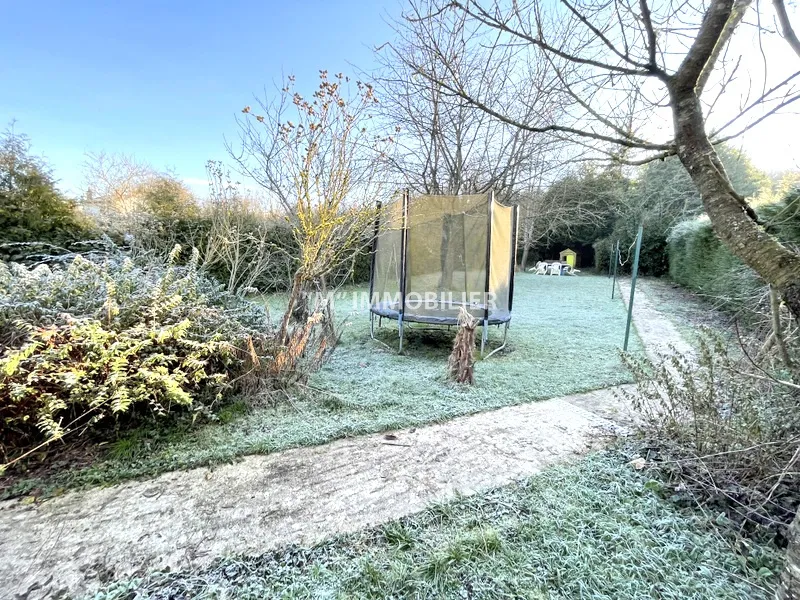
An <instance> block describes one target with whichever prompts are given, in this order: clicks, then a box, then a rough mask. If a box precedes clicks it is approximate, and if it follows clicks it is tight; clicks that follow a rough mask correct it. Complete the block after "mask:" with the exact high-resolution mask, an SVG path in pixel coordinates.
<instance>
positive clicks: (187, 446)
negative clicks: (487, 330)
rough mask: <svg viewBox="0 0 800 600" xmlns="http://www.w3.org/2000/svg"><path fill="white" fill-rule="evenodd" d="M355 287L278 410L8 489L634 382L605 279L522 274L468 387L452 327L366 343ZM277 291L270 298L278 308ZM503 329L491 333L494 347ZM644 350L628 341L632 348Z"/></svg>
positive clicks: (144, 435) (225, 416)
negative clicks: (320, 362)
mask: <svg viewBox="0 0 800 600" xmlns="http://www.w3.org/2000/svg"><path fill="white" fill-rule="evenodd" d="M357 291H359V290H358V289H356V290H350V291H348V292H347V293H345V294H344V295H343V296H342V297H341V298H339V299H338V300H337V305H336V306H337V311H338V316H339V318H344V317H346V318H347V322H348V326H347V329H346V332H345V334H344V336H343V338H342V343H341V345H340V347H339V348H337V350H336V352H335V353H334V355H333V358H332V360H331V361H330V362H329V363H328V364H326V365H325V367H324V368H323V369H322V370H321V371H320V372H319V373H317V374H315V375H314V376H313V377H312V379H311V381H310V386H309V388H307V389H305V390H298V391H296V392H295V393H294V394H292V395H291V396H290V398H289V399H286V400H284V401H282V402H281V403H280V404H278V406H277V407H255V408H251V407H250V406H249V403H247V402H245V401H240V402H238V403H235V404H233V405H231V406H229V407H227V408H225V409H223V411H222V413H221V415H220V417H221V419H220V422H219V423H207V424H203V425H200V426H196V427H192V428H187V429H186V430H184V431H181V432H175V431H174V430H169V431H163V430H159V429H158V428H155V427H151V428H148V429H147V430H140V431H137V432H135V433H134V434H132V435H131V436H129V437H127V438H125V439H122V440H120V441H118V442H116V443H114V444H111V445H110V449H109V452H108V453H107V454H106V455H105V456H103V457H102V458H101V459H100V460H98V461H96V462H95V463H94V464H92V465H90V466H88V467H83V468H79V469H76V468H64V469H61V470H59V471H58V472H57V473H56V474H54V475H52V476H50V477H49V478H48V479H47V481H41V480H37V479H27V480H24V481H22V482H20V483H18V484H16V485H15V486H14V487H13V488H11V489H10V490H8V491H7V492H6V495H19V494H25V493H30V492H31V491H32V490H33V491H35V493H36V494H37V495H39V494H42V495H47V494H49V493H52V492H53V491H54V490H56V489H58V488H61V487H74V486H81V485H97V484H107V483H114V482H117V481H120V480H123V479H129V478H134V477H142V476H151V475H155V474H158V473H161V472H164V471H169V470H174V469H180V468H189V467H196V466H201V465H207V464H214V463H220V462H226V461H230V460H233V459H235V458H236V457H239V456H242V455H246V454H263V453H268V452H275V451H277V450H283V449H285V448H289V447H293V446H303V445H311V444H321V443H324V442H327V441H330V440H332V439H335V438H340V437H346V436H354V435H359V434H364V433H371V432H376V431H383V430H387V429H398V428H404V427H411V426H418V425H422V424H425V423H431V422H436V421H443V420H446V419H450V418H453V417H455V416H459V415H465V414H470V413H476V412H480V411H485V410H490V409H493V408H498V407H501V406H507V405H511V404H518V403H523V402H531V401H535V400H541V399H544V398H551V397H553V396H560V395H563V394H570V393H575V392H580V391H586V390H592V389H597V388H601V387H606V386H609V385H615V384H620V383H625V382H628V381H630V380H631V378H630V375H629V373H628V372H627V371H626V370H625V369H624V367H623V366H622V363H621V361H620V359H619V356H618V351H617V349H618V348H619V347H621V345H622V340H623V337H624V328H625V310H624V307H623V305H622V302H621V301H620V300H619V298H617V299H615V300H611V299H610V292H611V283H610V281H609V280H608V279H607V278H605V277H593V276H579V277H543V276H535V275H531V274H522V275H519V276H518V277H517V281H516V287H515V298H514V310H513V320H512V326H511V328H510V330H509V344H508V348H507V350H506V351H505V352H503V353H499V354H496V355H495V356H493V357H491V358H489V359H488V360H484V361H480V362H479V363H478V364H477V365H476V369H475V378H476V385H475V386H474V387H471V388H469V387H460V386H455V385H452V384H451V383H449V382H448V381H447V379H446V377H445V367H446V362H447V355H448V354H449V348H450V344H451V340H452V335H453V333H452V332H450V333H447V332H443V331H437V332H423V331H410V332H409V334H408V337H407V345H406V352H405V354H404V355H402V356H400V355H398V354H397V353H396V347H397V345H396V343H397V333H396V332H397V324H396V323H395V322H393V321H390V322H386V321H384V328H383V329H381V330H380V331H379V337H380V339H381V340H382V342H383V343H381V342H376V341H373V340H371V339H370V338H369V318H368V312H367V311H366V309H364V308H360V309H358V310H356V311H354V312H352V306H353V302H352V294H353V293H354V292H357ZM280 301H281V297H280V296H276V297H274V298H271V299H270V304H278V303H280ZM501 335H502V332H501V330H498V329H495V328H492V333H491V340H492V344H493V345H497V344H498V343H499V340H500V339H501ZM640 348H641V345H640V343H639V341H638V339H634V344H633V345H632V349H633V350H634V351H637V350H639V349H640Z"/></svg>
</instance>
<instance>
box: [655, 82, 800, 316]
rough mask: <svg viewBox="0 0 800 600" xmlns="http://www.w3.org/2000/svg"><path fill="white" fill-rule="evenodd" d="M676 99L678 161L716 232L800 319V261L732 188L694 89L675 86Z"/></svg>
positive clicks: (674, 105) (674, 109)
mask: <svg viewBox="0 0 800 600" xmlns="http://www.w3.org/2000/svg"><path fill="white" fill-rule="evenodd" d="M670 95H671V100H672V107H673V111H672V112H673V116H674V122H675V142H676V145H677V150H678V157H679V158H680V161H681V163H683V166H684V167H686V170H687V171H688V172H689V176H690V177H691V178H692V181H693V182H694V184H695V186H696V187H697V189H698V191H699V192H700V196H701V197H702V199H703V205H704V207H705V209H706V212H707V213H708V216H709V218H710V219H711V225H712V226H713V228H714V231H715V232H716V234H717V235H718V236H719V238H720V239H721V240H722V241H723V242H724V243H725V245H726V246H728V248H729V249H730V251H731V252H732V253H733V254H734V255H736V256H737V257H738V258H739V259H741V260H742V261H743V262H744V263H745V264H747V265H748V266H750V267H751V268H752V269H753V270H754V271H755V272H756V273H758V274H759V275H760V276H761V277H763V278H764V280H765V281H766V282H767V283H769V284H771V285H772V286H774V287H775V288H776V289H777V290H778V291H779V292H780V293H781V296H783V299H784V301H785V302H786V305H787V306H788V307H789V309H790V310H791V311H792V313H793V314H794V315H795V316H796V317H798V318H800V255H798V254H796V253H795V252H792V251H791V250H790V249H789V248H787V247H785V246H784V245H782V244H781V243H780V242H779V241H778V240H777V239H776V238H774V237H773V236H771V235H770V234H768V233H767V232H766V231H764V228H763V227H761V225H759V223H758V221H757V218H756V215H755V213H754V212H753V209H752V208H751V207H750V206H749V205H748V204H747V202H746V201H745V200H744V198H742V197H741V196H740V195H739V194H738V193H736V191H735V190H734V189H733V187H732V186H731V184H730V180H729V179H728V176H727V174H726V173H725V169H724V167H723V166H722V163H721V162H720V160H719V157H718V156H717V153H716V151H715V150H714V147H713V145H712V144H711V142H710V141H709V140H708V136H707V135H706V132H705V124H704V121H703V111H702V108H701V106H700V101H699V98H698V96H697V93H696V91H695V89H694V86H693V85H692V86H691V87H690V86H688V85H682V84H681V83H680V82H676V81H673V82H672V85H670Z"/></svg>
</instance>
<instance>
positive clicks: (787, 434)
mask: <svg viewBox="0 0 800 600" xmlns="http://www.w3.org/2000/svg"><path fill="white" fill-rule="evenodd" d="M739 356H741V352H734V351H732V350H731V349H730V348H728V347H727V346H726V344H725V342H724V341H723V338H722V337H721V336H719V335H716V334H713V333H711V332H709V331H705V332H703V334H702V335H701V337H700V341H699V352H698V355H697V357H696V358H695V357H691V356H682V355H678V354H676V353H674V352H673V353H672V354H671V355H668V356H662V357H661V359H660V361H658V362H657V363H656V364H653V363H651V362H650V361H647V360H644V359H635V358H633V357H631V356H625V362H626V364H627V365H628V366H629V368H630V369H631V371H632V372H633V374H634V376H635V378H636V382H637V393H636V394H628V393H625V392H623V395H625V396H626V397H627V398H628V399H629V400H631V401H632V402H633V405H634V407H635V408H636V409H637V410H638V411H639V412H640V413H641V415H642V416H643V419H641V420H640V421H638V424H639V427H640V429H641V432H642V434H643V435H644V436H645V437H646V439H647V448H648V454H647V456H646V457H647V458H648V459H650V458H653V459H654V464H655V465H656V466H657V467H659V468H660V469H661V470H662V472H663V473H664V474H665V475H666V476H667V478H668V481H669V484H670V489H671V492H672V493H674V494H677V496H676V499H677V498H680V499H685V500H687V501H690V502H691V503H694V502H698V503H699V504H700V505H701V506H702V507H704V508H707V509H709V510H710V511H711V512H712V513H714V514H720V513H723V514H724V515H726V517H727V518H726V519H725V518H723V519H721V520H718V522H720V523H722V521H727V522H729V523H733V524H734V525H735V529H738V528H740V527H741V526H744V527H746V528H749V529H750V530H751V531H753V530H758V531H763V530H764V528H766V529H767V530H769V531H772V532H775V531H778V532H782V531H783V530H784V528H785V527H786V526H787V525H788V524H789V523H790V522H791V520H792V518H793V516H794V513H795V510H796V508H797V506H798V504H800V473H798V472H797V471H798V470H797V468H796V464H795V463H796V461H797V460H798V458H800V457H798V455H797V449H798V441H800V411H798V410H797V406H798V403H800V391H799V390H800V388H798V387H797V386H796V385H795V384H794V383H792V382H791V381H790V380H787V379H786V377H787V374H786V373H785V372H780V371H775V372H769V371H767V370H766V369H765V368H764V365H761V366H759V367H755V366H753V363H751V362H750V360H749V359H748V358H745V357H742V358H739ZM754 526H756V527H755V529H754Z"/></svg>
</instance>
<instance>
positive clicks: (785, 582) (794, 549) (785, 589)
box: [775, 510, 800, 600]
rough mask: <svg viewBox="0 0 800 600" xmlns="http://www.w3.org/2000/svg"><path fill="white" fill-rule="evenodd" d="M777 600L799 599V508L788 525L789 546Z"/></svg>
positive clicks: (776, 595) (776, 594) (776, 596)
mask: <svg viewBox="0 0 800 600" xmlns="http://www.w3.org/2000/svg"><path fill="white" fill-rule="evenodd" d="M775 598H777V600H800V510H798V511H797V514H796V515H795V517H794V521H793V522H792V524H791V525H790V526H789V547H788V548H787V549H786V563H785V565H784V567H783V574H782V575H781V581H780V584H779V585H778V589H777V591H776V593H775Z"/></svg>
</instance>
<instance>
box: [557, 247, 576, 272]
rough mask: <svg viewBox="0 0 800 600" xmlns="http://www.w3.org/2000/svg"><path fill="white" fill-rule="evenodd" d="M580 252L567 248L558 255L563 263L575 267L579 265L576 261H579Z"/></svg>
mask: <svg viewBox="0 0 800 600" xmlns="http://www.w3.org/2000/svg"><path fill="white" fill-rule="evenodd" d="M577 258H578V253H577V252H575V251H574V250H570V249H569V248H567V249H566V250H562V251H561V254H559V255H558V260H559V261H560V262H562V263H567V264H568V265H569V266H570V267H572V268H573V269H574V268H575V267H576V266H577V265H576V264H575V263H576V262H577Z"/></svg>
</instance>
